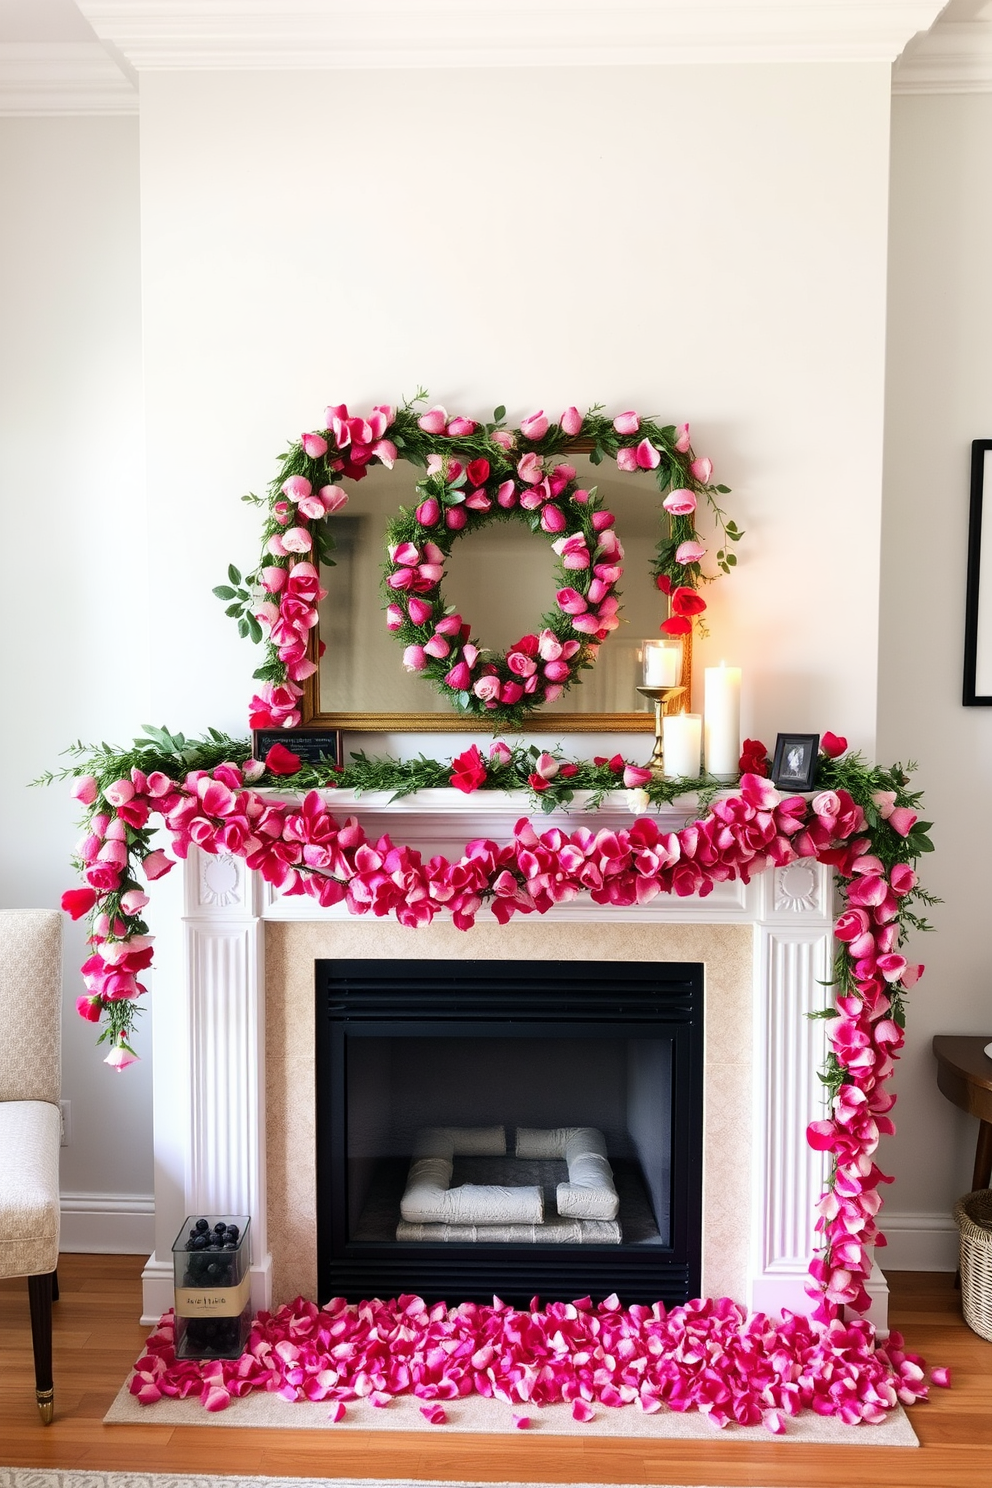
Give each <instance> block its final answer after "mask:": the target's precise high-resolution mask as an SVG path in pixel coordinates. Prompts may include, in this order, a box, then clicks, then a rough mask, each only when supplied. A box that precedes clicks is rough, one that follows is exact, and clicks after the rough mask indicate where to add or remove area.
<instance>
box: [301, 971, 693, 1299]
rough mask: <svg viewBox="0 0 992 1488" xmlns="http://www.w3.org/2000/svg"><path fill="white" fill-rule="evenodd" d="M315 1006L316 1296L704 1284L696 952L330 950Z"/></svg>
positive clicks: (668, 1295)
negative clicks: (341, 955) (348, 955)
mask: <svg viewBox="0 0 992 1488" xmlns="http://www.w3.org/2000/svg"><path fill="white" fill-rule="evenodd" d="M317 1003H318V1019H317V1028H318V1038H317V1115H318V1144H317V1158H318V1195H317V1199H318V1203H317V1208H318V1256H319V1262H318V1264H319V1285H320V1292H321V1296H322V1297H323V1298H326V1296H329V1295H346V1296H349V1297H352V1298H354V1297H357V1296H358V1295H359V1294H361V1295H362V1296H369V1295H373V1294H375V1295H384V1294H388V1295H391V1296H394V1295H397V1294H398V1293H401V1292H411V1291H416V1292H419V1293H420V1294H421V1295H424V1296H426V1297H428V1298H429V1299H430V1300H434V1299H436V1298H438V1297H441V1296H449V1295H450V1296H451V1297H453V1298H454V1300H457V1301H461V1300H471V1299H477V1300H483V1299H488V1298H491V1296H492V1294H493V1293H494V1292H498V1293H499V1295H500V1296H502V1297H503V1298H504V1300H506V1301H511V1302H520V1301H525V1302H526V1301H529V1300H530V1297H531V1296H533V1295H534V1293H535V1292H540V1293H541V1294H542V1295H543V1296H544V1299H545V1300H552V1294H553V1295H554V1296H563V1295H565V1294H566V1293H567V1294H568V1295H569V1296H579V1295H582V1294H584V1293H586V1292H590V1293H597V1294H600V1295H605V1294H607V1293H609V1292H611V1291H618V1292H620V1293H621V1295H622V1298H623V1300H625V1301H654V1300H656V1299H657V1298H659V1297H661V1298H663V1299H664V1300H672V1301H674V1300H684V1299H685V1297H687V1296H689V1295H691V1294H693V1293H694V1291H695V1290H698V1272H699V1234H700V1192H701V1181H700V1180H701V1126H702V1121H701V1118H702V1036H701V1030H702V975H701V968H700V967H696V966H684V965H681V964H680V965H674V964H667V963H666V964H661V965H655V964H650V963H639V962H636V963H624V962H621V963H609V964H606V963H588V962H584V963H564V964H558V963H542V962H537V963H530V962H528V963H523V962H496V963H477V962H471V961H466V962H420V961H415V962H397V961H391V962H390V961H385V962H334V963H328V962H324V963H319V965H318V975H317ZM456 1293H457V1295H456Z"/></svg>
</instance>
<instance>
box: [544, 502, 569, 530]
mask: <svg viewBox="0 0 992 1488" xmlns="http://www.w3.org/2000/svg"><path fill="white" fill-rule="evenodd" d="M567 526H568V523H567V522H566V520H565V513H564V512H563V511H562V510H561V507H558V506H555V505H554V504H553V503H550V502H549V504H548V505H547V506H546V507H545V508H544V509H543V511H542V512H541V527H542V529H543V530H544V531H545V532H564V531H565V528H566V527H567Z"/></svg>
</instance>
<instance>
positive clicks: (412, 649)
mask: <svg viewBox="0 0 992 1488" xmlns="http://www.w3.org/2000/svg"><path fill="white" fill-rule="evenodd" d="M403 665H404V666H405V667H406V669H407V671H408V672H422V671H423V670H424V667H425V666H426V665H427V653H426V652H425V650H424V648H423V646H407V648H406V650H405V651H404V652H403Z"/></svg>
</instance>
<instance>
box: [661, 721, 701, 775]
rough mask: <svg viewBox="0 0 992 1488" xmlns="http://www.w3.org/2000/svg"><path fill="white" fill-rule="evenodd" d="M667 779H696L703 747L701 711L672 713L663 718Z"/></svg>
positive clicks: (662, 733) (662, 730) (662, 727)
mask: <svg viewBox="0 0 992 1488" xmlns="http://www.w3.org/2000/svg"><path fill="white" fill-rule="evenodd" d="M661 737H662V742H663V747H664V751H665V778H666V779H667V780H695V778H696V776H697V775H698V774H699V757H700V754H701V753H702V747H703V716H702V714H701V713H672V714H671V715H670V716H669V717H667V718H663V719H662V720H661Z"/></svg>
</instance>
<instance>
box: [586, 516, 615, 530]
mask: <svg viewBox="0 0 992 1488" xmlns="http://www.w3.org/2000/svg"><path fill="white" fill-rule="evenodd" d="M615 521H616V517H615V516H614V515H613V513H612V512H609V511H595V512H593V514H592V526H593V531H594V532H605V531H606V529H607V527H612V526H613V524H614V522H615Z"/></svg>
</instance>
